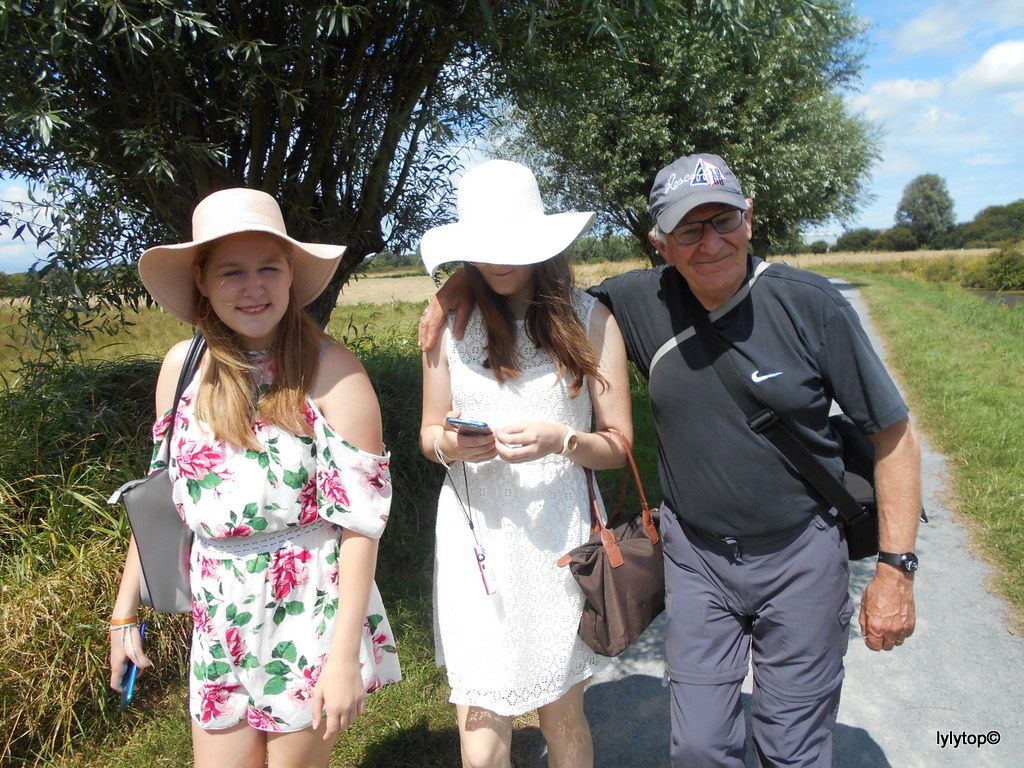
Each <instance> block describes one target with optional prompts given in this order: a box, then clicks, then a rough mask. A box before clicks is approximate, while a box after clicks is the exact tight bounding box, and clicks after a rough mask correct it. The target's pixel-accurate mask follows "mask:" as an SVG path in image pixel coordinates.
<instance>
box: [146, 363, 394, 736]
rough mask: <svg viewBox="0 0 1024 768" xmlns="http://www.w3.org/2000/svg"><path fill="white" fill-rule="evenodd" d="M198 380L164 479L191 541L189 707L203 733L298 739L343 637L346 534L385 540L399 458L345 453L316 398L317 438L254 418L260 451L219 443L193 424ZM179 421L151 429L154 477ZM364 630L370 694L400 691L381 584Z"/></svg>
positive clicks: (261, 367)
mask: <svg viewBox="0 0 1024 768" xmlns="http://www.w3.org/2000/svg"><path fill="white" fill-rule="evenodd" d="M250 361H251V362H252V363H253V364H254V367H255V369H256V370H257V372H258V380H259V381H260V386H261V391H266V388H267V387H268V386H269V384H270V382H271V381H272V377H273V364H272V361H270V360H268V358H267V356H266V354H265V353H254V354H252V355H250ZM200 378H201V376H200V375H197V376H196V377H195V378H194V379H193V381H192V383H191V385H190V386H189V387H188V388H186V390H185V392H184V393H183V395H182V398H181V400H180V401H179V403H178V408H177V411H176V413H174V414H173V415H174V417H175V418H176V422H175V426H174V431H173V433H172V434H173V437H172V442H173V445H172V446H171V451H170V453H171V464H170V468H169V474H170V477H171V480H172V482H173V487H174V490H173V498H174V501H175V503H176V505H177V508H178V512H179V514H180V515H181V516H182V519H183V520H184V521H185V523H186V525H188V527H189V528H190V529H191V530H192V531H193V532H194V533H195V538H194V542H193V545H192V556H191V584H192V618H193V631H192V652H191V662H190V667H191V673H190V675H189V678H190V696H189V709H190V712H191V715H192V717H193V718H194V719H195V720H196V722H197V723H199V725H200V726H201V727H202V728H204V729H207V730H216V729H222V728H229V727H231V726H233V725H235V724H237V723H239V722H241V721H242V720H243V719H244V720H245V721H246V722H248V724H249V725H250V726H252V727H253V728H257V729H259V730H262V731H281V732H288V731H299V730H303V729H305V728H308V727H310V726H311V724H312V712H311V707H310V704H309V699H310V698H311V697H312V695H313V687H314V685H315V684H316V681H317V678H318V676H319V674H320V670H321V668H322V667H323V664H324V661H325V659H326V658H327V654H328V651H329V650H330V646H331V640H332V638H333V635H334V623H335V613H336V611H337V608H338V594H339V584H338V573H339V562H338V559H339V552H340V544H341V529H342V528H348V529H350V530H353V531H357V532H359V533H361V534H364V535H366V536H370V537H373V538H379V537H380V536H381V534H382V533H383V532H384V526H385V523H386V522H387V518H388V511H389V509H390V506H391V480H390V473H389V459H390V456H389V455H385V456H378V455H374V454H370V453H366V452H365V451H361V450H359V449H357V448H355V447H354V446H352V445H350V444H349V443H347V442H345V441H344V440H343V439H342V437H341V436H339V435H338V434H337V433H335V432H334V430H333V429H332V428H331V426H330V425H329V424H328V423H327V420H326V419H325V418H324V416H323V414H321V413H320V412H319V410H318V409H317V408H316V406H315V405H314V404H313V402H312V401H311V400H308V399H307V401H306V414H305V416H306V420H307V422H308V423H309V424H310V426H311V427H312V428H313V431H314V437H306V436H296V435H294V434H292V433H291V432H288V431H286V430H283V429H280V428H278V427H276V426H272V425H269V424H267V423H265V422H263V421H261V420H260V419H257V420H256V421H254V423H253V432H254V434H255V435H256V439H257V441H258V442H259V443H260V445H261V446H262V450H260V451H254V450H250V449H245V448H238V447H236V446H233V445H230V444H226V443H223V442H220V441H217V440H215V439H214V438H213V436H212V434H211V433H210V432H209V430H208V429H207V428H206V426H205V425H204V424H203V423H201V422H200V421H199V420H198V419H197V418H196V417H195V411H194V403H195V394H196V390H197V388H198V383H199V380H200ZM171 417H172V414H171V413H168V414H167V415H166V416H164V417H163V418H162V419H160V420H158V421H157V423H156V424H155V426H154V428H153V437H154V442H155V444H156V447H155V449H154V456H155V458H154V461H153V464H152V468H153V469H154V470H155V469H158V468H160V467H161V466H163V463H164V457H166V455H167V450H166V449H167V446H166V445H165V442H166V441H165V438H166V434H167V427H168V425H169V424H170V420H171ZM340 586H341V588H343V585H340ZM363 631H364V635H363V643H362V648H361V649H360V657H359V660H360V663H361V665H362V669H361V671H362V677H363V682H364V684H365V685H366V690H367V691H374V690H376V689H378V688H380V687H381V686H383V685H386V684H387V683H391V682H396V681H398V680H400V679H401V670H400V668H399V662H398V654H397V652H396V650H395V641H394V635H393V634H392V631H391V626H390V624H389V622H388V619H387V614H386V613H385V611H384V605H383V602H382V601H381V597H380V594H379V592H378V591H377V586H376V584H374V585H373V588H372V590H371V595H370V600H369V605H368V606H367V610H366V621H365V623H364V626H363Z"/></svg>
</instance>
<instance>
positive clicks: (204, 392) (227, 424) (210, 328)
mask: <svg viewBox="0 0 1024 768" xmlns="http://www.w3.org/2000/svg"><path fill="white" fill-rule="evenodd" d="M284 249H285V253H286V255H287V257H288V261H289V263H292V257H291V252H290V250H289V248H288V246H287V245H284ZM212 250H213V248H212V246H207V247H206V248H204V249H203V250H201V251H200V252H199V255H198V256H196V266H198V267H199V271H200V274H201V275H202V274H204V273H205V270H206V267H207V265H208V263H209V260H210V253H211V252H212ZM196 325H197V326H198V327H199V330H201V331H202V332H203V335H204V336H205V337H206V345H207V350H206V361H205V364H204V366H203V377H202V380H201V381H200V385H199V394H198V396H197V397H196V416H197V417H198V418H199V419H200V420H201V421H203V422H204V423H206V424H207V425H208V426H209V427H210V429H211V430H212V431H213V434H214V436H215V437H216V438H217V439H218V440H223V441H224V442H227V443H231V444H232V445H236V446H239V447H241V448H252V449H253V450H259V449H260V445H259V443H258V442H257V441H256V437H255V435H254V434H253V431H252V422H253V420H254V419H255V418H256V416H257V415H259V416H260V417H261V418H262V419H263V420H264V421H266V422H267V423H268V424H274V425H275V426H278V427H281V428H282V429H286V430H288V431H289V432H292V433H293V434H296V435H306V436H309V437H312V435H313V430H312V428H311V427H310V426H309V424H308V423H307V422H306V398H307V397H308V394H309V392H310V391H311V390H312V388H313V384H314V382H315V381H316V374H317V370H318V368H319V365H320V346H321V345H322V344H323V342H324V340H326V339H328V338H329V337H328V336H327V334H325V333H324V332H323V331H322V330H320V328H319V327H318V326H317V325H316V323H314V322H313V321H312V320H311V319H310V318H309V316H308V315H307V314H306V313H305V312H303V311H302V308H301V307H300V306H299V304H298V302H297V301H296V300H295V290H294V286H293V287H292V288H291V289H290V290H289V293H288V308H287V309H286V310H285V313H284V316H283V317H282V318H281V322H280V323H278V326H277V333H276V335H275V337H274V341H273V343H272V344H271V348H270V350H269V354H270V355H271V357H272V358H273V361H274V365H275V373H274V381H273V383H272V384H271V385H270V388H269V389H268V390H267V392H266V393H265V394H264V395H263V396H262V397H260V398H259V399H257V393H256V387H255V382H254V380H253V375H254V369H253V365H252V363H250V362H249V360H248V359H247V358H246V355H245V350H244V349H243V348H242V345H241V343H240V339H239V336H238V334H237V333H236V332H235V331H233V330H231V329H230V328H228V327H227V326H226V325H225V324H224V323H223V321H222V320H221V319H220V318H219V317H217V313H216V312H214V311H213V308H212V307H211V306H210V302H209V299H207V298H206V297H205V296H203V295H202V294H200V295H199V296H198V298H197V301H196Z"/></svg>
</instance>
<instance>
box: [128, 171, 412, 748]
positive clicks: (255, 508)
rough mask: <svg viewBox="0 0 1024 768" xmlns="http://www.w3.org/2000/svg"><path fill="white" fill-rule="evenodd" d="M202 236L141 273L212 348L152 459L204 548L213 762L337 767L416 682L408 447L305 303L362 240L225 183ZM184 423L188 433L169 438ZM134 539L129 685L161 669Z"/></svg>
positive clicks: (202, 682)
mask: <svg viewBox="0 0 1024 768" xmlns="http://www.w3.org/2000/svg"><path fill="white" fill-rule="evenodd" d="M192 224H193V236H194V240H193V241H192V242H189V243H180V244H175V245H168V246H158V247H156V248H151V249H149V250H147V251H146V253H144V254H143V256H142V258H141V260H140V262H139V271H140V274H141V276H142V280H143V283H144V284H145V285H146V288H147V289H148V290H149V292H150V293H151V294H152V295H153V297H154V298H155V299H156V300H157V302H158V303H159V304H160V305H161V307H163V309H165V310H166V311H168V312H170V313H171V314H174V315H176V316H177V317H179V318H181V319H182V320H184V321H186V322H188V323H191V324H195V325H197V326H199V328H200V329H201V330H202V331H203V335H204V336H205V338H206V342H207V351H206V353H205V355H204V356H203V359H202V360H201V362H200V366H199V371H198V373H197V374H196V376H195V378H194V379H193V380H192V382H191V384H190V385H189V386H188V387H186V388H185V391H184V393H183V394H182V396H181V398H180V400H179V402H172V400H173V392H174V389H175V383H176V382H177V379H178V376H179V372H180V370H181V368H182V364H183V358H184V355H185V349H186V347H187V346H188V342H181V343H179V344H177V345H176V346H174V347H172V348H171V350H170V351H169V352H168V353H167V356H166V358H165V359H164V363H163V366H162V368H161V370H160V378H159V381H158V383H157V393H156V407H157V416H158V419H157V422H156V426H155V427H154V430H153V434H154V438H155V442H156V448H155V450H154V461H153V469H154V470H156V469H159V468H161V467H164V466H167V468H168V476H169V477H170V479H171V482H172V485H173V493H172V498H173V500H174V502H175V504H176V506H177V508H178V512H179V514H180V515H181V517H182V519H183V521H184V523H185V524H186V525H187V526H188V527H189V528H191V529H192V531H193V533H194V541H193V545H192V556H191V560H190V583H191V593H192V619H193V633H192V646H191V658H190V663H189V671H190V674H189V680H190V698H189V709H190V712H191V715H192V744H193V751H194V755H195V765H196V766H210V767H211V768H228V767H229V766H240V767H241V766H245V767H246V768H248V767H249V766H252V768H256V767H257V766H263V765H266V764H269V765H270V766H271V767H273V766H286V765H304V766H305V765H308V766H317V765H319V766H326V765H327V763H328V757H329V754H330V751H331V748H332V746H333V745H334V741H335V739H336V738H337V736H338V734H339V733H340V732H341V731H342V730H344V729H345V728H347V727H348V726H349V725H351V724H352V723H353V722H354V721H355V720H356V718H358V717H359V716H360V715H361V714H362V710H363V700H364V698H365V696H366V694H367V693H368V692H369V691H373V690H376V689H378V688H380V687H381V686H382V685H385V684H387V683H390V682H394V681H396V680H398V679H400V677H401V672H400V669H399V664H398V656H397V653H396V650H395V642H394V637H393V635H392V632H391V627H390V625H389V623H388V619H387V614H386V612H385V610H384V605H383V603H382V602H381V598H380V594H379V593H378V591H377V588H376V586H375V584H374V571H375V567H376V557H377V540H378V539H379V538H380V536H381V534H382V533H383V531H384V526H385V524H386V522H387V518H388V512H389V509H390V506H391V481H390V473H389V460H390V457H389V456H388V454H387V453H386V451H385V450H384V446H383V444H382V435H381V420H380V410H379V408H378V404H377V398H376V395H375V394H374V391H373V387H372V386H371V384H370V381H369V379H368V378H367V375H366V372H365V370H363V367H362V365H361V364H360V363H359V361H358V360H357V359H356V358H355V356H354V355H353V354H352V353H351V352H349V351H348V350H347V349H345V348H344V347H342V346H340V345H338V344H336V343H334V342H333V341H331V340H330V339H328V338H327V337H326V336H325V335H324V334H323V333H322V332H321V331H320V329H319V328H317V327H316V326H315V325H314V324H313V322H312V321H311V320H309V319H308V318H307V317H306V316H305V315H304V314H303V313H302V310H301V308H302V307H303V306H305V305H306V304H309V302H311V301H312V300H313V299H314V298H316V297H317V296H318V295H319V294H320V293H321V291H322V290H323V289H324V287H325V286H326V285H327V282H328V281H329V280H330V278H331V275H332V274H333V273H334V270H335V268H336V267H337V264H338V260H339V259H340V257H341V255H342V252H343V251H344V247H343V246H331V245H323V244H318V243H301V242H299V241H296V240H293V239H292V238H290V237H289V236H288V235H287V232H286V231H285V226H284V221H283V219H282V217H281V212H280V209H279V208H278V206H277V203H276V201H275V200H274V199H273V198H272V197H270V196H269V195H267V194H266V193H264V192H259V191H256V190H250V189H226V190H221V191H219V192H215V193H213V194H212V195H210V196H208V197H206V198H205V199H204V200H202V201H201V202H200V203H199V205H198V206H197V207H196V209H195V212H194V213H193V219H192ZM172 423H173V431H172V435H173V436H172V437H171V438H170V439H169V440H168V439H167V432H168V427H169V426H170V425H171V424H172ZM139 568H140V563H139V557H138V550H137V549H136V547H135V541H134V538H133V539H132V542H131V544H130V546H129V551H128V557H127V560H126V562H125V568H124V573H123V575H122V579H121V586H120V589H119V591H118V595H117V600H116V602H115V605H114V610H113V613H112V617H111V631H110V636H111V649H110V661H111V676H110V684H111V687H113V688H114V689H115V690H120V687H121V678H122V674H123V671H124V669H125V667H126V665H127V664H128V663H129V662H132V663H135V664H137V665H138V667H139V669H144V668H145V667H148V666H150V661H149V659H148V658H146V656H145V654H144V653H143V650H142V642H141V637H140V635H139V628H138V626H137V621H136V618H135V617H136V613H137V610H138V607H139V603H140V585H139Z"/></svg>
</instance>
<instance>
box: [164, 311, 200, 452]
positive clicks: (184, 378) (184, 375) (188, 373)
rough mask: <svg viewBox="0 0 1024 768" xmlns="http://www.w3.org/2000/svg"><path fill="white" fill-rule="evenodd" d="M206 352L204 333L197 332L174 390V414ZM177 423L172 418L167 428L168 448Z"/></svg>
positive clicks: (189, 346) (172, 405)
mask: <svg viewBox="0 0 1024 768" xmlns="http://www.w3.org/2000/svg"><path fill="white" fill-rule="evenodd" d="M205 351H206V339H205V338H204V337H203V332H202V331H196V335H195V336H193V337H192V341H190V342H189V344H188V349H187V350H186V351H185V359H184V361H182V364H181V372H180V373H179V374H178V386H177V387H175V389H174V402H173V403H172V404H171V412H172V413H173V412H175V411H177V410H178V401H179V400H181V395H182V394H183V393H184V392H185V388H186V387H187V386H188V385H189V382H191V381H192V377H193V376H195V375H196V368H198V367H199V360H200V358H202V356H203V352H205ZM175 421H176V419H175V418H174V417H173V416H172V417H171V423H170V424H169V425H168V427H167V439H166V443H167V445H168V446H170V444H171V435H173V434H174V422H175Z"/></svg>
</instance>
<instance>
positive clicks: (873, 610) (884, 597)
mask: <svg viewBox="0 0 1024 768" xmlns="http://www.w3.org/2000/svg"><path fill="white" fill-rule="evenodd" d="M916 622H917V617H916V615H915V613H914V577H913V575H911V574H909V573H903V572H902V571H900V570H899V569H898V568H894V567H893V566H891V565H886V564H884V563H879V564H878V565H877V570H876V571H875V578H873V579H872V580H871V583H870V584H868V586H867V588H866V589H865V590H864V597H863V598H862V599H861V602H860V633H861V634H862V635H863V636H864V643H865V644H866V645H867V647H868V648H870V649H871V650H872V651H891V650H892V649H893V648H895V647H896V646H897V645H903V641H904V640H906V639H907V638H908V637H910V636H911V635H912V634H914V625H915V624H916Z"/></svg>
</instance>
